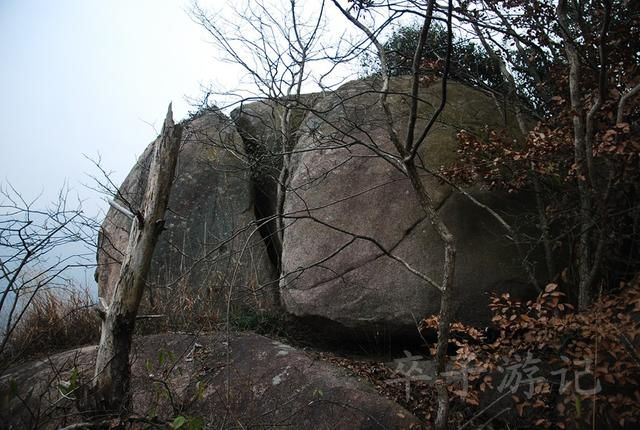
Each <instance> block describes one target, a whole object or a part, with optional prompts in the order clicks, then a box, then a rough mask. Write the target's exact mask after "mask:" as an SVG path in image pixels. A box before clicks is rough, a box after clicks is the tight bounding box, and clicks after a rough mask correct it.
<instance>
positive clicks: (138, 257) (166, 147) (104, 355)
mask: <svg viewBox="0 0 640 430" xmlns="http://www.w3.org/2000/svg"><path fill="white" fill-rule="evenodd" d="M182 128H183V127H182V125H180V124H178V125H175V124H174V122H173V112H172V111H171V105H169V110H168V112H167V116H166V118H165V121H164V125H163V127H162V132H161V134H160V136H159V137H158V139H157V140H156V142H155V148H154V151H153V156H152V160H151V166H150V170H149V178H148V182H147V187H146V191H145V194H144V200H143V203H142V209H141V210H139V211H137V213H134V214H130V216H131V217H132V222H131V231H130V233H129V244H128V247H127V252H126V254H125V257H124V260H123V262H122V268H121V270H120V277H119V279H118V282H117V284H116V287H115V289H114V291H113V297H112V299H111V302H110V303H109V304H108V306H107V305H106V304H105V303H104V302H103V301H102V299H101V309H100V310H99V312H100V313H101V316H102V318H103V322H102V334H101V337H100V345H99V348H98V356H97V359H96V373H95V379H94V386H93V393H92V394H93V400H94V401H95V406H96V407H97V409H98V410H101V411H118V410H120V409H121V408H123V407H125V406H126V405H127V403H128V400H129V379H130V368H129V352H130V350H131V340H132V336H133V330H134V327H135V321H136V314H137V312H138V307H139V305H140V300H141V298H142V293H143V291H144V287H145V279H146V276H147V273H148V272H149V267H150V265H151V257H152V256H153V251H154V249H155V246H156V243H157V241H158V237H159V236H160V233H161V232H162V230H163V229H164V216H165V211H166V209H167V204H168V201H169V194H170V190H171V184H172V182H173V177H174V173H175V169H176V162H177V159H178V151H179V148H180V140H181V137H182Z"/></svg>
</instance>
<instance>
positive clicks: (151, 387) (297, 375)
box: [0, 333, 424, 430]
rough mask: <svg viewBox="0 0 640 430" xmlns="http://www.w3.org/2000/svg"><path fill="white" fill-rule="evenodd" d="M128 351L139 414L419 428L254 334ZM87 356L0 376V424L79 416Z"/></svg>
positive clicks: (325, 366) (343, 378)
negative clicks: (130, 356) (77, 406)
mask: <svg viewBox="0 0 640 430" xmlns="http://www.w3.org/2000/svg"><path fill="white" fill-rule="evenodd" d="M132 351H133V360H132V369H131V373H132V383H131V396H132V404H131V407H130V411H131V414H132V415H134V416H137V417H146V418H147V419H149V420H155V421H156V422H167V423H171V422H173V421H174V420H175V419H176V418H177V417H179V416H182V417H185V419H191V420H194V419H199V420H202V422H203V423H204V424H205V426H206V427H205V428H212V429H237V428H262V429H272V428H273V429H275V428H278V429H345V430H347V429H363V430H364V429H372V430H373V429H412V428H415V429H418V428H424V427H423V426H422V424H421V423H420V421H419V420H418V419H417V418H416V417H415V416H413V415H412V414H411V413H410V412H408V411H407V410H406V409H404V408H403V407H401V406H400V405H398V404H397V403H395V402H393V401H391V400H389V399H387V398H384V397H382V396H380V395H378V394H377V392H376V390H375V389H374V388H373V386H371V385H369V384H368V383H366V382H364V381H361V380H358V379H357V378H356V377H354V376H352V375H351V374H349V373H348V372H347V371H346V370H344V369H342V368H339V367H336V366H334V365H332V364H329V363H328V362H325V361H320V360H317V359H315V358H313V357H312V356H311V355H308V354H307V353H305V352H302V351H299V350H297V349H295V348H293V347H291V346H289V345H286V344H283V343H280V342H278V341H274V340H271V339H268V338H265V337H262V336H258V335H255V334H233V333H232V334H231V335H227V334H214V335H208V336H190V335H185V334H162V335H155V336H148V337H143V338H138V339H137V340H136V342H135V343H134V345H133V349H132ZM95 356H96V347H87V348H82V349H79V350H75V351H69V352H66V353H62V354H58V355H55V356H53V357H50V358H47V359H46V360H42V361H36V362H31V363H26V364H24V365H22V366H20V367H18V368H14V369H11V370H9V371H8V372H7V373H5V374H4V375H3V376H2V378H0V401H1V402H2V403H1V405H2V407H1V408H0V426H1V427H2V428H6V429H22V428H36V427H37V428H61V427H64V426H65V425H69V424H72V423H73V422H74V420H75V421H77V420H79V418H77V417H79V416H80V415H79V414H78V413H77V411H76V409H75V407H76V404H77V403H76V402H74V400H73V399H74V398H76V397H77V398H80V399H81V400H80V403H81V404H82V403H83V401H82V399H83V395H82V393H83V391H84V388H85V385H84V384H85V383H86V384H90V381H91V379H92V376H93V366H94V365H95ZM74 374H75V377H74V376H73V375H74ZM70 381H74V382H72V386H71V387H70V388H71V389H72V390H73V391H71V392H69V393H65V391H64V390H65V387H67V390H69V385H68V383H69V382H70ZM187 427H188V426H185V427H184V428H187Z"/></svg>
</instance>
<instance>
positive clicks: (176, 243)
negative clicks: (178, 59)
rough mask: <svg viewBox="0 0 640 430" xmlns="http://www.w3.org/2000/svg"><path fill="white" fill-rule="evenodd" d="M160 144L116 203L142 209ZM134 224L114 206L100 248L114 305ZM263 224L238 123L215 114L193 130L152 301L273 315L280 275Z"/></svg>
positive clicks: (158, 255) (159, 250)
mask: <svg viewBox="0 0 640 430" xmlns="http://www.w3.org/2000/svg"><path fill="white" fill-rule="evenodd" d="M152 146H153V143H152V144H151V145H149V147H148V148H147V149H146V150H145V152H144V153H143V154H142V156H141V157H140V159H139V160H138V163H137V164H136V166H134V168H133V169H132V170H131V172H130V173H129V175H128V176H127V178H126V179H125V181H124V183H123V184H122V186H121V187H120V191H119V196H117V197H116V199H115V200H116V202H118V204H119V205H120V206H129V207H131V208H133V209H134V210H135V209H137V208H138V207H139V206H140V202H141V199H142V197H143V196H142V194H143V193H144V189H145V186H146V177H147V171H148V163H149V161H150V154H151V148H152ZM130 222H131V221H130V220H129V219H128V218H127V216H126V215H124V214H123V213H122V212H121V211H119V210H116V209H115V208H113V207H112V208H110V210H109V212H108V213H107V216H106V218H105V220H104V222H103V224H102V229H101V232H100V247H99V250H98V256H97V260H98V269H97V271H96V277H97V281H98V289H99V295H100V296H101V297H104V298H105V299H106V300H107V301H109V300H110V299H111V295H112V289H113V287H114V286H115V283H116V281H117V278H118V274H119V271H120V261H121V258H122V254H123V252H124V251H125V250H126V247H127V241H128V235H129V227H130ZM255 229H256V222H255V215H254V206H253V192H252V186H251V181H250V172H249V164H248V162H247V157H246V155H245V151H244V148H243V143H242V140H241V138H240V136H239V135H238V133H237V132H236V130H235V127H234V126H233V123H231V121H230V120H229V119H228V118H227V117H226V116H224V115H223V114H222V113H220V112H215V111H209V112H206V113H204V114H202V115H200V116H198V117H196V118H194V119H192V120H189V121H188V122H187V124H186V128H185V131H184V133H183V142H182V147H181V152H180V156H179V158H178V166H177V171H176V178H175V181H174V184H173V188H172V191H171V198H170V201H169V210H168V215H167V220H166V231H164V232H163V233H162V235H161V237H160V240H159V242H158V245H157V246H156V250H155V253H154V258H153V263H152V267H151V274H150V276H149V279H148V284H149V285H150V287H151V288H150V291H151V298H152V299H153V297H154V296H158V297H162V298H159V300H171V294H170V292H171V291H182V292H184V291H188V293H187V294H190V295H192V297H193V298H194V299H195V301H199V302H201V304H202V305H203V306H208V307H211V306H214V307H215V306H219V307H223V306H226V298H227V296H228V294H229V292H230V291H231V294H232V305H234V306H235V305H238V306H250V307H252V308H257V309H268V308H271V307H273V306H274V305H276V304H277V303H278V298H277V282H274V279H277V276H276V275H275V273H274V268H273V266H272V264H271V261H270V260H269V258H268V255H267V252H266V247H265V245H264V243H263V241H262V240H261V238H260V234H259V233H258V232H257V231H255Z"/></svg>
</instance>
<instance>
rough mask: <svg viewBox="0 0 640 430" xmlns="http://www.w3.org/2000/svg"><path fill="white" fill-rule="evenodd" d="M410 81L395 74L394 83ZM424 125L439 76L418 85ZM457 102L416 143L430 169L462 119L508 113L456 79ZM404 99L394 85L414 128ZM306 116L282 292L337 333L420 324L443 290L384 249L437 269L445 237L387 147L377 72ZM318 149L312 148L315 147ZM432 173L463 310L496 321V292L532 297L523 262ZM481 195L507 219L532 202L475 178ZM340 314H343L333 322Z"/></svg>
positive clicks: (446, 152) (449, 154)
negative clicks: (452, 246)
mask: <svg viewBox="0 0 640 430" xmlns="http://www.w3.org/2000/svg"><path fill="white" fill-rule="evenodd" d="M409 85H410V81H409V80H408V79H403V78H397V79H394V80H392V85H391V92H392V93H393V92H394V91H397V92H407V91H409V90H410V89H409ZM420 97H421V98H422V100H423V102H421V103H420V105H419V109H418V113H419V119H418V127H419V128H418V129H420V127H424V125H425V124H426V123H427V122H428V121H429V119H430V117H431V114H432V113H433V110H434V108H433V106H437V105H438V103H439V100H440V86H439V85H432V86H429V87H427V88H424V89H422V90H421V93H420ZM447 99H448V100H449V102H448V103H447V105H446V108H445V110H444V111H443V113H442V115H441V116H440V118H439V120H438V121H437V122H436V123H435V125H434V127H433V128H432V130H431V132H430V133H429V135H428V136H427V140H426V142H425V143H424V145H423V146H422V147H421V151H420V153H419V155H420V157H421V160H423V162H424V163H425V165H426V166H427V167H428V168H430V169H438V168H439V167H440V166H444V165H448V164H450V163H451V162H453V161H454V160H455V159H456V157H457V153H456V151H457V149H458V141H457V139H456V134H457V133H458V132H459V130H461V129H465V130H468V131H472V132H477V133H484V132H485V131H484V128H485V127H486V126H489V127H492V128H498V129H500V128H502V129H505V128H506V129H507V130H513V129H514V128H515V127H514V126H513V121H514V118H510V122H509V123H507V124H506V127H505V124H504V123H503V116H502V115H501V114H500V113H499V112H498V110H497V108H496V105H495V102H494V101H493V99H492V98H491V97H490V96H489V95H487V94H485V93H483V92H481V91H479V90H476V89H471V88H469V87H466V86H464V85H462V84H458V83H455V82H452V83H450V85H449V89H448V98H447ZM408 103H409V101H408V99H407V98H406V97H403V96H400V95H391V96H390V97H389V104H390V107H391V111H392V113H393V115H394V124H395V128H396V130H397V132H398V135H399V136H400V137H401V138H402V137H403V136H404V135H405V134H406V130H405V129H404V124H406V121H407V115H408V110H409V107H408ZM315 109H316V110H317V111H318V112H322V113H317V114H314V113H311V114H309V115H308V116H307V118H306V119H305V121H304V122H303V124H302V127H301V137H300V139H299V141H298V144H297V146H296V151H297V152H296V154H294V157H293V159H292V164H293V168H292V175H291V182H290V184H289V191H288V192H287V197H286V201H285V210H284V213H285V216H286V218H287V219H286V225H287V228H286V230H285V233H284V240H283V255H282V269H283V275H284V279H283V280H282V281H281V298H282V301H283V303H284V305H285V307H286V309H287V311H289V312H291V313H292V314H294V315H296V316H299V317H302V318H307V319H308V320H310V321H317V322H319V323H320V324H318V325H319V326H325V327H331V329H330V330H333V331H334V332H335V333H336V334H338V335H341V334H344V333H349V332H350V331H349V330H343V329H345V328H346V329H351V332H350V333H351V334H355V335H358V336H362V335H364V336H370V335H371V334H372V333H373V334H374V335H375V334H376V333H381V332H384V333H385V334H386V335H392V334H394V333H411V332H413V333H415V332H416V330H415V319H416V318H418V319H420V318H421V317H423V316H425V315H428V314H431V313H435V312H437V311H438V308H439V292H438V291H436V290H434V289H433V288H430V287H429V286H427V285H425V283H424V282H423V281H422V280H421V279H420V278H418V277H417V276H415V275H413V274H411V273H410V272H409V271H408V270H406V268H405V267H404V266H403V265H402V264H400V263H398V262H397V261H394V260H393V259H391V258H389V257H388V256H387V255H385V252H384V251H382V249H381V248H384V249H385V250H386V251H387V252H392V253H393V254H394V255H397V256H399V257H401V258H402V259H404V260H405V261H407V262H408V263H409V264H411V265H412V266H413V267H415V268H416V269H418V270H420V271H421V272H423V273H425V274H427V275H428V276H430V277H431V278H432V279H435V280H439V279H440V276H441V272H442V270H441V269H442V264H443V246H442V243H441V242H440V240H439V238H438V236H437V234H436V232H435V231H434V230H433V229H432V227H431V225H430V223H429V221H428V220H426V219H425V214H424V212H423V211H422V210H421V208H420V207H419V205H418V203H417V200H416V197H415V195H414V191H413V189H412V187H411V185H410V183H409V182H408V180H407V179H406V178H405V177H404V176H403V175H402V173H401V172H399V171H398V170H397V169H396V168H395V167H394V166H392V164H391V163H389V162H387V161H386V160H384V159H383V158H382V157H380V156H379V155H380V154H385V153H388V154H394V153H395V149H394V146H393V145H392V143H391V142H390V139H389V138H388V133H387V130H386V125H385V118H384V114H383V111H382V108H381V107H380V105H379V103H378V94H377V93H376V92H375V91H374V87H373V86H372V82H371V81H354V82H350V83H348V84H346V85H345V86H343V87H342V88H341V89H339V90H338V91H337V92H335V93H330V94H327V95H325V96H324V98H321V99H320V100H319V102H318V103H317V104H316V107H315ZM310 149H314V150H313V151H309V150H310ZM423 181H424V184H425V186H426V188H427V190H428V191H429V192H430V194H431V196H432V199H433V201H434V204H435V206H436V207H437V208H438V212H439V213H440V215H441V216H442V217H443V218H444V221H445V223H446V224H447V225H448V226H449V227H450V229H451V230H452V232H453V234H454V235H455V237H456V239H457V249H458V259H457V267H456V273H455V288H456V292H455V298H456V300H457V302H458V310H459V311H458V317H459V318H460V319H461V320H462V321H464V322H467V323H473V324H484V323H487V322H488V317H489V312H488V309H487V307H486V304H487V303H488V297H487V296H488V293H489V292H510V293H511V294H512V295H515V296H521V297H523V298H524V297H527V296H529V295H531V294H533V293H534V291H532V290H533V288H532V287H529V286H527V283H526V277H525V272H524V270H523V269H522V265H521V261H520V259H519V257H518V254H517V252H516V251H515V247H514V246H513V244H512V243H511V242H510V241H509V239H507V238H506V237H505V236H506V234H505V231H504V230H503V229H502V227H501V226H500V225H499V224H498V223H497V222H496V221H495V220H494V219H493V218H492V217H491V216H490V215H489V214H488V213H487V212H486V211H485V210H484V209H482V208H480V207H477V206H476V205H474V204H473V203H472V202H470V201H469V200H468V199H467V198H466V197H465V196H463V195H462V194H459V193H457V192H455V191H454V190H452V188H450V187H449V186H447V185H444V184H442V183H440V182H439V181H438V180H437V179H435V178H434V177H432V176H430V175H429V174H427V173H425V174H424V176H423ZM469 192H470V193H471V194H472V195H473V196H474V197H476V198H477V199H478V200H480V201H482V202H483V203H485V204H489V205H490V207H492V208H493V209H494V210H496V211H498V212H499V213H501V214H503V215H504V216H505V217H507V218H508V219H510V220H516V219H518V217H520V218H522V217H521V215H522V214H523V213H526V212H527V211H528V210H529V211H531V210H532V207H531V205H530V201H531V200H530V199H527V198H526V197H525V196H506V195H502V194H500V193H497V192H487V191H482V190H481V189H480V187H472V189H470V190H469ZM325 322H326V323H337V325H332V324H325Z"/></svg>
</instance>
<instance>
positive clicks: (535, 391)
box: [423, 278, 640, 428]
mask: <svg viewBox="0 0 640 430" xmlns="http://www.w3.org/2000/svg"><path fill="white" fill-rule="evenodd" d="M564 298H565V295H564V294H563V293H562V292H560V291H559V290H558V286H557V285H556V284H549V285H548V286H547V287H546V288H545V289H544V291H543V292H542V293H541V294H540V295H539V297H538V298H537V299H536V300H535V301H529V302H526V303H522V302H518V301H515V300H513V299H512V298H511V297H510V296H509V295H508V294H507V295H503V296H500V297H493V298H492V303H491V308H492V311H493V313H494V317H493V323H494V324H495V328H496V329H497V330H498V331H499V336H498V338H497V339H496V340H495V341H494V342H491V343H480V344H477V343H476V344H472V343H470V342H468V341H466V340H464V339H463V338H461V337H458V339H457V340H454V342H455V343H456V345H457V347H458V351H457V355H456V360H455V364H456V366H457V367H458V368H460V369H463V368H464V369H467V370H469V369H471V370H472V371H470V372H469V382H470V389H469V390H468V391H462V390H459V389H458V388H452V387H450V390H451V391H452V393H453V394H454V395H457V396H458V397H459V398H461V399H462V400H464V401H465V402H467V403H468V404H470V405H479V404H480V403H481V401H482V398H483V396H486V395H484V394H483V393H488V392H489V391H490V390H496V389H498V388H499V389H500V392H501V393H502V392H503V391H507V390H510V391H511V393H512V394H513V395H512V400H513V401H514V403H515V411H516V413H517V415H518V416H520V417H522V418H523V419H524V420H526V421H527V422H529V423H534V424H535V425H536V426H537V427H540V428H576V427H579V426H580V425H589V428H591V425H596V424H599V426H602V425H605V426H606V428H613V427H617V426H620V427H622V426H624V425H625V424H629V423H637V422H638V420H639V419H640V389H639V388H638V382H639V381H640V360H639V354H638V349H639V346H640V278H637V279H636V281H635V282H633V283H632V284H631V285H629V286H626V288H624V289H622V290H621V291H620V292H618V294H615V295H613V294H612V295H607V296H603V297H601V298H600V299H599V300H597V301H596V302H595V303H594V304H593V305H592V306H591V307H590V308H589V309H588V310H587V311H585V312H575V311H574V309H573V307H572V306H571V305H570V304H568V303H565V301H564ZM436 323H437V319H435V318H429V319H426V320H424V321H423V326H426V327H434V324H436ZM455 330H457V331H459V332H463V333H467V334H468V336H469V338H474V339H478V338H479V336H480V333H479V332H478V331H477V330H476V329H474V328H471V327H465V326H463V325H462V324H456V326H455ZM509 377H511V378H512V379H510V380H508V378H509ZM505 382H510V383H505ZM499 384H500V386H498V385H499ZM505 394H509V393H508V392H507V393H505Z"/></svg>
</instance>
